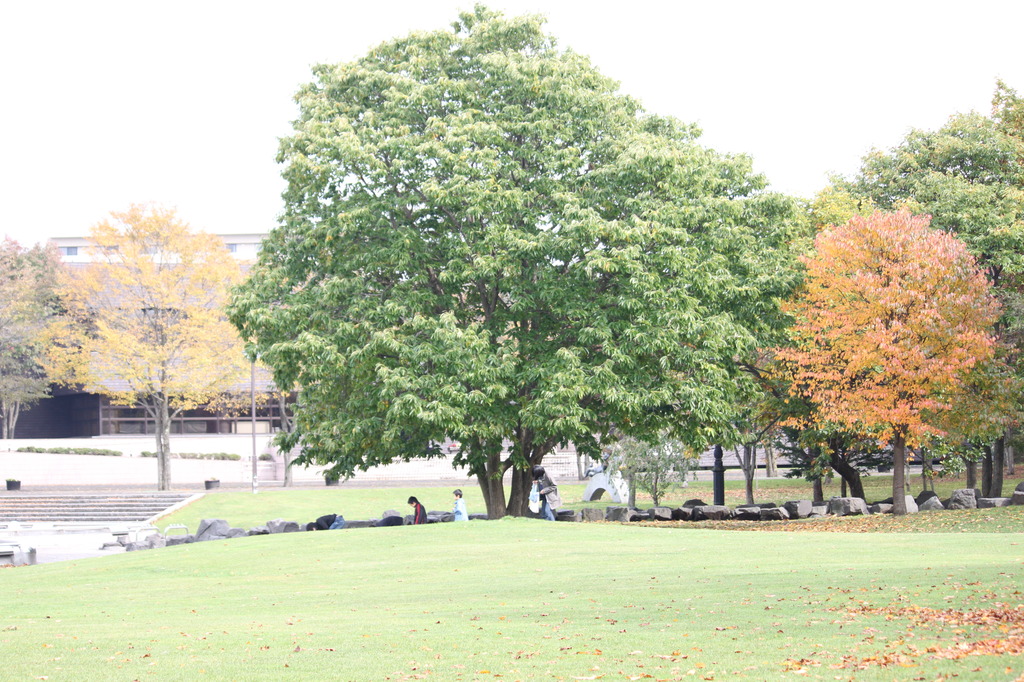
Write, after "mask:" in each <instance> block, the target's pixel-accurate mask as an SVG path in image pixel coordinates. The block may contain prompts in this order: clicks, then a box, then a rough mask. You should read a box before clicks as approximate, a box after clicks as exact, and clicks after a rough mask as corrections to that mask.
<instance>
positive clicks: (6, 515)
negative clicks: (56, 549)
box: [0, 492, 192, 523]
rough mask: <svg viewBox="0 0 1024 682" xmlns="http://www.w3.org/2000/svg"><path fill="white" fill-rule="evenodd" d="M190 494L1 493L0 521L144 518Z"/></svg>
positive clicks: (121, 520) (160, 512) (160, 511)
mask: <svg viewBox="0 0 1024 682" xmlns="http://www.w3.org/2000/svg"><path fill="white" fill-rule="evenodd" d="M191 496H192V495H191V494H189V493H170V492H160V493H131V492H125V493H93V494H88V493H73V494H60V495H57V494H54V495H36V494H28V495H26V494H21V495H19V494H18V493H7V494H5V495H0V523H4V522H12V521H17V522H19V523H37V522H40V523H86V522H102V523H108V522H114V523H116V522H133V521H146V520H148V519H151V518H153V517H154V516H159V515H160V514H162V513H164V512H165V511H166V510H168V509H170V508H171V507H173V506H175V505H177V504H180V503H181V502H184V501H185V500H187V499H189V498H190V497H191Z"/></svg>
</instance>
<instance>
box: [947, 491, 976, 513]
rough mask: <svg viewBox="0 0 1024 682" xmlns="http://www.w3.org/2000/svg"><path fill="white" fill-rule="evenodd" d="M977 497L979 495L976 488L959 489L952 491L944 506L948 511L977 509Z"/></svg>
mask: <svg viewBox="0 0 1024 682" xmlns="http://www.w3.org/2000/svg"><path fill="white" fill-rule="evenodd" d="M979 497H981V495H979V494H978V491H977V489H976V488H961V489H959V490H954V491H953V494H952V495H950V496H949V504H948V505H946V506H947V508H949V509H977V508H978V498H979Z"/></svg>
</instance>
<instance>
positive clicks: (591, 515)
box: [580, 507, 604, 521]
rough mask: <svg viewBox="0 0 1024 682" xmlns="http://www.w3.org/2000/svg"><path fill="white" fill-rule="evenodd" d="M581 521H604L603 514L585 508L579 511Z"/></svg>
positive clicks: (597, 510)
mask: <svg viewBox="0 0 1024 682" xmlns="http://www.w3.org/2000/svg"><path fill="white" fill-rule="evenodd" d="M580 516H581V517H582V520H583V521H604V512H603V511H601V510H600V509H594V508H593V507H585V508H583V509H581V510H580Z"/></svg>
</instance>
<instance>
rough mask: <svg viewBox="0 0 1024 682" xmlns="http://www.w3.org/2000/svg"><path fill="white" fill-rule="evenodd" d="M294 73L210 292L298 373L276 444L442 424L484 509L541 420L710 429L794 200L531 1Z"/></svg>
mask: <svg viewBox="0 0 1024 682" xmlns="http://www.w3.org/2000/svg"><path fill="white" fill-rule="evenodd" d="M314 73H315V78H316V80H315V82H313V83H311V84H309V85H307V86H305V87H304V88H303V89H302V90H301V91H300V93H299V95H298V97H297V100H298V103H299V107H300V116H299V120H298V121H297V122H296V124H295V132H294V134H293V135H292V136H291V137H288V138H286V139H285V140H284V141H283V142H282V145H281V152H280V160H281V161H282V162H283V163H284V164H285V170H284V176H285V179H286V180H287V182H288V189H287V191H286V192H285V202H286V208H285V213H284V216H283V218H282V223H281V225H280V227H279V228H277V229H276V230H274V231H273V232H272V233H271V234H270V236H269V237H268V238H267V240H266V241H265V242H264V245H263V249H262V251H261V255H260V260H259V263H258V264H257V265H256V267H255V268H254V269H253V270H252V273H251V277H250V279H249V280H248V282H246V283H245V284H243V285H242V286H241V287H240V288H239V289H237V290H236V294H235V298H234V302H233V304H232V306H231V311H230V314H231V319H232V321H233V322H234V323H235V324H236V325H237V326H238V328H239V329H240V330H241V332H242V335H243V337H244V338H246V339H247V341H248V342H249V343H250V344H251V346H250V350H251V352H252V353H253V354H254V355H258V356H259V358H260V359H261V361H263V362H265V363H266V364H267V365H268V366H269V367H271V368H272V369H273V371H274V378H275V382H276V383H277V385H279V386H292V385H297V386H298V387H299V388H300V391H301V399H300V401H299V406H298V408H297V413H296V427H295V431H294V432H293V433H291V434H283V435H281V436H279V443H280V444H281V445H282V446H283V447H285V448H290V447H298V448H301V450H302V455H301V458H300V461H303V462H308V463H317V464H328V465H332V466H333V469H334V471H335V473H337V474H339V475H342V476H344V475H346V474H349V473H351V472H353V471H355V470H357V469H361V468H367V467H370V466H374V465H378V464H384V463H387V462H391V461H394V460H407V459H410V458H415V457H432V456H436V455H439V454H441V452H440V449H439V448H438V445H437V444H438V443H441V442H444V441H447V440H454V441H456V442H458V443H459V444H460V450H459V452H458V455H457V460H456V465H457V466H464V467H467V468H468V469H469V470H470V471H471V472H472V473H474V474H476V475H477V476H478V477H479V479H480V480H481V481H482V482H483V483H482V485H484V486H485V488H486V491H487V492H486V497H487V504H488V511H489V512H490V513H491V514H493V515H500V514H504V513H506V511H510V512H511V513H521V512H522V511H523V510H525V506H526V495H527V491H528V487H529V476H528V473H527V470H528V467H529V466H530V465H533V464H539V463H540V462H541V461H542V460H543V458H544V456H545V455H546V454H547V453H548V452H550V451H551V450H552V449H553V448H554V447H555V446H556V445H558V444H559V443H565V442H568V441H572V442H574V443H575V444H576V446H577V448H578V449H579V450H580V451H581V452H582V453H584V454H589V455H592V456H596V455H598V454H599V453H600V446H601V444H600V435H601V434H603V433H605V432H607V430H608V429H609V428H610V427H612V426H615V427H617V428H618V429H620V430H621V431H623V432H626V433H630V434H632V435H635V436H637V437H641V438H642V437H651V436H653V435H654V434H656V433H658V432H659V431H660V430H662V429H664V428H666V427H668V426H671V427H672V428H673V429H674V431H675V436H676V437H677V438H680V439H682V440H685V441H687V442H693V443H704V442H707V441H708V440H709V439H710V438H714V437H718V436H720V435H722V434H723V433H724V432H726V431H728V429H729V423H730V405H731V400H732V396H733V395H734V393H735V392H736V391H737V370H736V366H735V359H736V358H737V357H738V356H742V355H744V354H746V353H749V352H752V351H753V349H754V348H756V347H757V346H758V345H761V344H762V342H763V338H764V336H765V335H767V334H768V333H770V332H771V331H772V330H774V329H775V328H776V327H777V326H778V320H779V316H778V311H777V309H776V305H775V301H776V300H777V299H778V298H779V297H781V296H783V295H784V294H785V293H786V291H788V289H789V287H790V286H791V285H792V283H793V279H794V272H793V269H792V267H791V265H792V261H791V260H790V259H789V258H788V234H787V231H786V229H784V228H785V226H786V225H788V223H789V221H792V220H795V215H796V209H795V206H794V204H793V202H792V201H790V200H789V199H787V198H784V197H781V196H778V195H774V194H770V193H766V192H764V191H763V188H764V186H765V181H764V179H763V178H762V177H760V176H757V175H755V174H753V173H752V171H751V163H750V160H749V159H747V158H745V157H742V156H725V155H720V154H717V153H715V152H713V151H711V150H708V149H705V148H703V147H701V146H700V145H699V144H698V142H697V138H698V135H699V132H698V131H697V130H696V129H695V128H694V127H693V126H689V125H685V124H682V123H679V122H677V121H674V120H671V119H666V118H661V117H657V116H650V115H645V114H644V113H643V112H642V111H641V109H640V107H639V105H638V104H637V103H636V102H635V101H633V100H632V99H630V98H628V97H625V96H622V95H620V94H618V93H617V92H616V87H617V86H616V84H615V83H614V82H612V81H611V80H609V79H607V78H605V77H604V76H602V75H601V74H600V73H599V72H598V71H597V70H596V69H595V68H594V67H593V66H592V65H591V64H590V63H589V61H588V60H587V59H586V58H584V57H582V56H580V55H578V54H576V53H573V52H571V51H563V50H559V49H557V48H556V47H555V43H554V40H553V39H552V38H551V37H550V36H548V35H546V34H545V33H544V32H543V31H542V21H541V20H540V19H538V18H536V17H519V18H504V17H502V16H501V15H499V14H496V13H493V12H490V11H488V10H485V9H482V8H478V9H477V10H476V11H475V12H474V13H469V14H463V15H462V16H461V17H460V19H459V21H458V22H456V24H455V28H454V30H453V31H438V32H432V33H414V34H412V35H410V36H408V37H406V38H402V39H398V40H394V41H391V42H388V43H384V44H382V45H380V46H378V47H377V48H375V49H374V50H373V51H372V52H371V53H370V54H369V55H367V56H366V57H364V58H362V59H360V60H358V61H356V62H352V63H348V64H337V65H321V66H318V67H316V68H315V70H314ZM505 442H510V443H511V447H510V448H509V449H508V450H505V449H503V443H505ZM509 468H512V469H514V473H513V484H512V491H511V494H510V496H509V497H508V499H507V500H506V498H505V495H504V491H503V489H502V487H501V477H502V474H503V472H505V471H507V470H508V469H509Z"/></svg>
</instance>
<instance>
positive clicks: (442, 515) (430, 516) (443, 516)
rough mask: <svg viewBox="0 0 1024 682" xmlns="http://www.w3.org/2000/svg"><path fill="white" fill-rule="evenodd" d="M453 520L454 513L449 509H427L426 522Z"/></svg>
mask: <svg viewBox="0 0 1024 682" xmlns="http://www.w3.org/2000/svg"><path fill="white" fill-rule="evenodd" d="M454 520H455V514H453V513H452V512H450V511H429V512H427V523H450V522H452V521H454Z"/></svg>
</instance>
